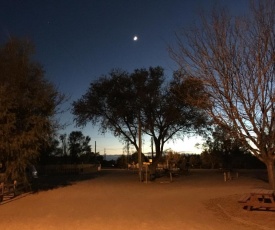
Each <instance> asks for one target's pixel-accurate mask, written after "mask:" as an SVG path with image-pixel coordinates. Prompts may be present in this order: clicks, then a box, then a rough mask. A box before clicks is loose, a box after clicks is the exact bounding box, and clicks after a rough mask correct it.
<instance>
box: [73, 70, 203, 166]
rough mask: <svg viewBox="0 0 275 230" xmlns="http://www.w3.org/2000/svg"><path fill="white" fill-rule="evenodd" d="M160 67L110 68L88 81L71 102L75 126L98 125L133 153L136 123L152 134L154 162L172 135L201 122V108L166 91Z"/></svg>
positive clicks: (196, 126)
mask: <svg viewBox="0 0 275 230" xmlns="http://www.w3.org/2000/svg"><path fill="white" fill-rule="evenodd" d="M165 80H166V79H165V77H164V71H163V69H162V68H161V67H156V68H152V67H151V68H149V69H148V70H146V69H137V70H135V71H134V72H133V73H131V74H129V73H127V72H125V71H121V70H114V71H112V72H111V73H110V75H109V76H105V77H102V78H100V79H99V80H98V81H96V82H94V83H92V84H91V85H90V88H89V89H88V91H87V92H86V94H85V95H83V96H82V98H81V99H79V100H77V101H75V102H74V103H73V114H74V115H75V120H76V123H77V125H79V126H83V125H86V124H87V123H88V122H91V123H92V124H94V125H95V124H100V127H101V131H102V132H103V133H105V132H106V131H110V132H111V133H113V134H114V135H115V136H117V137H119V138H120V139H121V140H122V141H124V142H128V143H130V144H132V145H133V146H134V147H135V148H136V150H137V152H138V150H139V145H138V140H137V137H138V124H139V123H141V127H142V132H143V133H145V134H147V135H149V136H150V137H152V139H153V141H154V145H155V151H156V155H155V158H154V159H153V163H154V165H156V164H157V162H158V160H159V159H160V158H161V156H162V154H163V147H164V144H165V143H166V142H167V141H168V140H169V139H171V138H174V137H175V136H176V134H182V133H188V132H191V131H193V130H196V129H197V130H199V128H200V127H201V126H202V125H203V124H204V122H205V119H204V118H205V116H204V114H203V112H202V111H201V110H198V109H197V108H195V107H192V106H190V105H189V104H188V103H186V102H185V101H181V100H178V99H177V98H176V97H174V94H171V93H170V87H172V86H173V83H171V84H170V85H169V84H168V83H166V82H165Z"/></svg>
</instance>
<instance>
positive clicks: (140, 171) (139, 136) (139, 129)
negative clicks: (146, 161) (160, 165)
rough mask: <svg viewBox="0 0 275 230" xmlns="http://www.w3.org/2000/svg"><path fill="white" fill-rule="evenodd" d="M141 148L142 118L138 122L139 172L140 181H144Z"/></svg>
mask: <svg viewBox="0 0 275 230" xmlns="http://www.w3.org/2000/svg"><path fill="white" fill-rule="evenodd" d="M141 147H142V140H141V122H140V117H139V121H138V172H139V181H140V182H141V181H142V160H141Z"/></svg>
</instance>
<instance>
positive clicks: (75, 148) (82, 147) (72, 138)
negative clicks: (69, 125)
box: [68, 131, 91, 163]
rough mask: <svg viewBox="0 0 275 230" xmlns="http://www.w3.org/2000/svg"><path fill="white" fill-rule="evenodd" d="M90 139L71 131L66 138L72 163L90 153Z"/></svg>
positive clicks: (79, 132) (80, 133)
mask: <svg viewBox="0 0 275 230" xmlns="http://www.w3.org/2000/svg"><path fill="white" fill-rule="evenodd" d="M90 140H91V138H90V137H89V136H84V135H83V133H82V132H81V131H73V132H71V133H70V135H69V138H68V147H69V152H70V155H71V160H72V162H73V163H77V161H78V158H79V157H80V156H81V155H85V154H89V153H91V146H90V145H89V143H90Z"/></svg>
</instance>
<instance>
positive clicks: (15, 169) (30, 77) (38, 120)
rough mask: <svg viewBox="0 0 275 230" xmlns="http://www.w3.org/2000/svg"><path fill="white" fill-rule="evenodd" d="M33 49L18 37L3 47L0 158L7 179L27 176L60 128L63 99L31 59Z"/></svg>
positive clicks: (0, 77)
mask: <svg viewBox="0 0 275 230" xmlns="http://www.w3.org/2000/svg"><path fill="white" fill-rule="evenodd" d="M33 51H34V48H33V46H32V44H30V43H29V42H27V41H21V40H17V39H11V40H9V41H8V42H7V43H6V44H5V45H3V46H2V47H0V82H1V84H0V104H1V106H0V153H1V155H0V160H1V162H2V165H4V166H5V168H6V179H15V178H16V179H18V178H19V177H21V176H22V175H25V173H24V172H25V168H26V166H27V165H28V164H30V163H31V162H33V161H34V160H35V159H36V158H37V157H38V155H39V149H40V147H41V146H42V145H43V144H45V143H47V141H48V139H49V137H50V136H51V135H52V134H53V132H54V130H55V128H56V125H57V123H56V122H55V120H54V115H55V113H56V108H57V106H58V105H59V104H60V102H61V101H62V100H63V95H62V94H60V93H59V92H57V90H56V88H55V87H54V85H53V84H51V83H50V82H48V81H47V80H46V79H45V76H44V71H43V69H42V67H41V66H40V65H39V64H38V63H36V62H34V61H33V60H32V59H31V55H32V54H33Z"/></svg>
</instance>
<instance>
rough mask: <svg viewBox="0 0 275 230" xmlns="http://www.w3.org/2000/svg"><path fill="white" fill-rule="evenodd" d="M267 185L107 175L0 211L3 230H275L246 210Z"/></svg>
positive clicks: (266, 217) (207, 176)
mask: <svg viewBox="0 0 275 230" xmlns="http://www.w3.org/2000/svg"><path fill="white" fill-rule="evenodd" d="M266 186H267V183H265V182H264V181H262V180H259V179H255V178H252V177H250V176H248V175H242V174H240V177H239V179H236V180H232V181H229V182H224V181H223V177H222V174H221V173H218V172H208V171H200V170H198V171H193V172H192V171H191V174H190V175H188V176H181V177H178V178H175V179H174V181H173V182H172V183H169V180H168V178H161V179H157V180H156V181H155V182H148V183H147V184H146V183H141V182H139V181H138V176H137V173H136V172H133V171H126V170H102V171H101V172H99V174H98V175H96V176H95V177H92V178H91V179H88V180H83V181H78V182H73V183H72V184H71V185H64V186H61V187H57V188H53V189H50V190H47V191H40V192H38V193H36V194H27V195H24V196H21V197H17V198H15V199H13V200H11V201H6V202H4V203H2V204H1V205H0V223H1V224H0V228H1V229H7V230H17V229H20V230H31V229H33V230H44V229H45V230H46V229H47V230H63V229H64V230H72V229H73V230H78V229H79V230H86V229H96V230H101V229H108V230H109V229H110V230H124V229H125V230H126V229H127V230H128V229H131V230H136V229H139V230H149V229H158V230H162V229H163V230H164V229H167V230H168V229H169V230H174V229H177V230H179V229H187V230H193V229H194V230H208V229H209V230H210V229H215V230H216V229H222V230H227V229H228V230H229V229H230V230H232V229H239V230H248V229H250V230H254V229H255V230H256V229H257V230H258V229H274V226H275V212H272V211H270V212H266V211H264V212H263V211H252V212H248V211H246V210H243V209H242V208H241V206H240V205H239V204H238V203H237V200H238V198H239V197H240V196H241V194H243V193H246V192H249V190H250V189H252V188H255V187H266Z"/></svg>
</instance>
